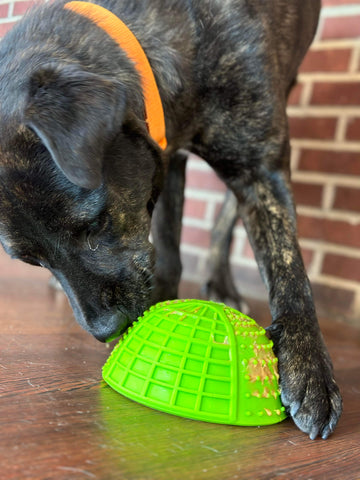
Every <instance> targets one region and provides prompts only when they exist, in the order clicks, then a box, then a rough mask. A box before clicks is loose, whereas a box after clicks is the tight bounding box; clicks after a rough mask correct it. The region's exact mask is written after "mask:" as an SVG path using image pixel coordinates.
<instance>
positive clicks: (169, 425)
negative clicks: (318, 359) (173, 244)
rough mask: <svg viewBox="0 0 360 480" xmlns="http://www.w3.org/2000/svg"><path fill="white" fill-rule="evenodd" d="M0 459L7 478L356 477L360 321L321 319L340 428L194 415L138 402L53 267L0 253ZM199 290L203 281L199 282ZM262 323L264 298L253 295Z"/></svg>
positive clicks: (266, 479) (359, 423) (359, 450)
mask: <svg viewBox="0 0 360 480" xmlns="http://www.w3.org/2000/svg"><path fill="white" fill-rule="evenodd" d="M0 267H1V273H0V305H1V311H0V328H1V332H2V335H1V337H0V431H1V435H0V464H1V474H0V477H1V479H4V480H26V479H36V480H57V479H61V480H73V479H74V480H76V479H88V478H90V479H91V478H94V479H100V480H113V479H114V480H118V479H119V480H120V479H126V480H130V479H138V480H183V479H200V480H201V479H207V480H212V479H221V480H230V479H234V480H236V479H239V480H248V479H249V480H250V479H251V480H269V479H283V478H286V479H291V480H292V479H296V480H297V479H313V480H331V479H334V480H335V479H336V480H357V479H360V473H359V471H360V468H359V454H360V441H359V439H360V375H359V367H360V348H359V347H360V331H359V330H357V329H355V328H354V327H351V326H348V325H344V324H343V323H340V322H336V319H322V321H321V324H322V328H323V331H324V336H325V339H326V342H327V344H328V346H329V349H330V352H331V354H332V357H333V361H334V366H335V371H336V376H337V378H338V381H339V384H340V386H341V389H342V393H343V396H344V414H343V416H342V418H341V421H340V423H339V426H338V428H337V430H336V432H335V433H334V435H333V436H332V437H330V438H329V439H328V440H326V441H323V440H321V439H318V440H316V441H310V440H309V439H308V437H307V436H306V435H305V434H303V433H301V432H300V431H299V430H298V429H297V428H296V427H295V426H294V424H293V423H292V421H291V420H286V421H284V422H283V423H281V424H277V425H274V426H269V427H261V428H244V427H231V426H225V425H214V424H207V423H203V422H196V421H191V420H186V419H183V418H178V417H174V416H171V415H167V414H164V413H160V412H157V411H154V410H151V409H148V408H146V407H143V406H141V405H138V404H136V403H134V402H132V401H130V400H128V399H126V398H124V397H122V396H121V395H119V394H117V393H115V392H114V391H113V390H111V388H110V387H108V386H107V385H105V383H104V382H103V381H102V379H101V367H102V365H103V364H104V362H105V361H106V359H107V357H108V355H109V353H110V351H111V348H112V346H111V347H109V346H107V345H104V344H101V343H98V342H96V340H94V339H93V338H92V337H91V336H89V335H88V334H87V333H86V332H84V331H82V330H81V329H80V327H79V326H78V325H77V324H76V323H75V321H74V320H73V318H72V313H71V310H70V307H69V305H68V302H67V300H66V299H65V297H64V295H63V294H62V293H55V292H54V291H52V290H51V289H49V287H48V284H47V280H48V274H47V273H46V272H45V271H43V270H41V269H36V268H31V267H28V266H26V265H22V264H18V263H17V262H12V261H10V260H8V259H7V257H6V256H5V255H4V254H3V253H1V254H0ZM194 293H195V294H197V292H196V291H195V290H194ZM251 306H252V314H254V312H256V315H254V316H255V317H256V319H257V320H258V321H259V322H260V323H262V324H263V325H264V324H266V323H268V320H269V314H268V309H267V307H266V306H264V305H261V304H260V305H259V304H255V303H254V304H252V305H251Z"/></svg>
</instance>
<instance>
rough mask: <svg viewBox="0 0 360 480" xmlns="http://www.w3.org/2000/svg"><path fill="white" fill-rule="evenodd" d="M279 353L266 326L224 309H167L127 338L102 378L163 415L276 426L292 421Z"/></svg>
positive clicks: (150, 314)
mask: <svg viewBox="0 0 360 480" xmlns="http://www.w3.org/2000/svg"><path fill="white" fill-rule="evenodd" d="M272 346H273V343H272V341H271V340H269V339H268V338H267V337H266V335H265V330H264V329H263V328H262V327H260V326H259V325H257V323H256V322H255V321H254V320H252V319H251V318H250V317H248V316H246V315H244V314H242V313H240V312H238V311H237V310H234V309H232V308H229V307H227V306H225V305H224V304H219V303H214V302H209V301H203V300H173V301H168V302H162V303H159V304H157V305H154V306H153V307H151V308H150V309H149V310H148V311H146V312H145V313H144V315H143V317H141V318H139V320H138V321H137V322H136V323H135V324H134V325H133V326H132V327H130V328H129V330H128V331H127V333H125V334H124V336H123V337H122V338H121V340H120V341H119V343H118V344H117V345H116V347H115V348H114V350H113V352H112V354H111V355H110V357H109V359H108V361H107V362H106V364H105V365H104V367H103V378H104V380H105V381H106V382H107V383H108V384H109V385H110V386H111V387H112V388H113V389H114V390H116V391H117V392H119V393H121V394H122V395H124V396H125V397H128V398H130V399H132V400H135V401H136V402H139V403H141V404H143V405H146V406H148V407H151V408H154V409H156V410H161V411H163V412H167V413H171V414H174V415H178V416H181V417H186V418H191V419H194V420H203V421H205V422H212V423H225V424H230V425H244V426H251V425H253V426H255V425H257V426H259V425H270V424H273V423H278V422H281V421H282V420H284V418H286V414H285V409H284V407H283V406H282V404H281V401H280V396H279V393H280V392H279V386H278V377H279V376H278V371H277V358H276V357H275V356H274V353H273V351H272Z"/></svg>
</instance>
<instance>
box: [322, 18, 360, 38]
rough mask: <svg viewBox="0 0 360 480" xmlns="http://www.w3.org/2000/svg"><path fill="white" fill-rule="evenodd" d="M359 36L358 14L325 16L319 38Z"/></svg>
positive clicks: (359, 22) (359, 23) (359, 19)
mask: <svg viewBox="0 0 360 480" xmlns="http://www.w3.org/2000/svg"><path fill="white" fill-rule="evenodd" d="M359 36H360V15H351V16H347V17H330V18H325V21H324V25H323V30H322V33H321V38H322V39H323V40H328V39H335V38H356V37H359Z"/></svg>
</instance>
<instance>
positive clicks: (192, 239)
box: [181, 225, 210, 249]
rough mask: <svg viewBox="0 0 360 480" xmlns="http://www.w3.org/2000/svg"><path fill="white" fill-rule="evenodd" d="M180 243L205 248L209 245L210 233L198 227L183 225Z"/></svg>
mask: <svg viewBox="0 0 360 480" xmlns="http://www.w3.org/2000/svg"><path fill="white" fill-rule="evenodd" d="M181 243H186V244H188V245H195V246H197V247H203V248H204V249H207V248H209V246H210V233H209V232H208V231H206V230H204V229H202V228H199V227H190V226H188V225H184V226H183V228H182V234H181Z"/></svg>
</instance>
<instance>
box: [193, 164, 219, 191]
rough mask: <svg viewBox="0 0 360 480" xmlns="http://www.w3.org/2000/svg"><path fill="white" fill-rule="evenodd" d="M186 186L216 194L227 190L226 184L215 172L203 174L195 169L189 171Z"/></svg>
mask: <svg viewBox="0 0 360 480" xmlns="http://www.w3.org/2000/svg"><path fill="white" fill-rule="evenodd" d="M186 186H187V187H190V188H198V189H201V190H211V191H215V192H224V191H225V190H226V187H225V184H224V182H222V181H221V180H220V178H219V177H217V175H216V174H215V173H214V172H203V171H201V170H195V169H189V170H188V171H187V173H186Z"/></svg>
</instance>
